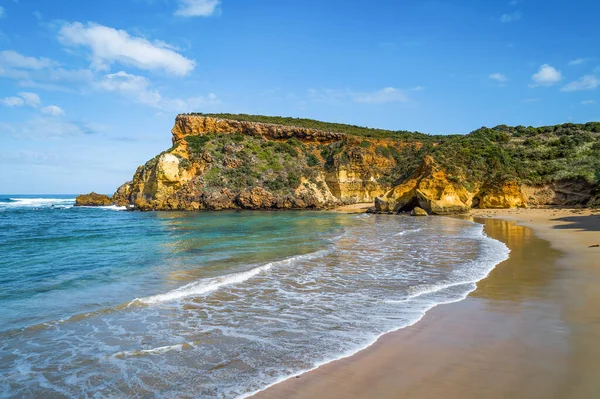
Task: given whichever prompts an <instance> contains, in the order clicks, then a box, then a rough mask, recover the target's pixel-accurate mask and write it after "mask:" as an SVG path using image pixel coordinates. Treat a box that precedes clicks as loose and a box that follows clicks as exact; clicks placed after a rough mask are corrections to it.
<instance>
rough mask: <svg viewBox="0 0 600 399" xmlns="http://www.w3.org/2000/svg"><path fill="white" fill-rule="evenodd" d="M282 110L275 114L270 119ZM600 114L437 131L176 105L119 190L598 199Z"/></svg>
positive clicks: (212, 200)
mask: <svg viewBox="0 0 600 399" xmlns="http://www.w3.org/2000/svg"><path fill="white" fill-rule="evenodd" d="M270 121H275V122H277V123H270ZM599 133H600V124H595V123H590V124H586V125H573V124H565V125H558V126H555V127H542V128H524V127H516V128H509V127H506V126H498V127H496V128H494V129H487V128H482V129H478V130H477V131H474V132H472V133H470V134H469V135H464V136H458V135H457V136H429V135H424V134H421V133H416V132H415V133H411V132H403V131H397V132H395V131H384V130H380V129H368V128H361V127H357V126H349V125H339V124H329V123H324V122H318V121H312V120H306V119H293V118H281V117H261V116H252V115H229V114H227V115H226V117H220V116H219V115H201V114H200V115H178V116H177V118H176V120H175V126H174V127H173V129H172V142H173V146H172V147H171V148H170V149H169V150H167V151H165V152H163V153H161V154H159V155H158V156H156V157H155V158H153V159H151V160H150V161H148V162H147V163H146V164H145V165H143V166H140V167H139V168H138V169H137V171H136V172H135V175H134V177H133V179H132V181H130V182H127V183H125V184H124V185H122V186H121V187H119V189H118V190H117V192H116V193H115V194H114V196H113V198H112V201H113V202H114V203H116V204H118V205H134V207H135V209H139V210H199V209H211V210H221V209H327V208H331V207H334V206H337V205H342V204H350V203H356V202H374V204H375V206H374V208H373V211H375V212H382V213H397V212H405V211H406V212H409V211H411V210H412V209H414V208H415V207H420V208H422V209H424V210H425V211H426V212H427V213H429V214H450V213H464V212H468V211H469V210H470V209H471V208H472V207H479V208H512V207H526V206H540V205H563V206H597V205H598V204H600V188H599V187H600V186H598V181H597V180H598V178H599V177H598V176H600V164H599V163H598V162H599V161H598V159H600V157H599V155H600V135H599Z"/></svg>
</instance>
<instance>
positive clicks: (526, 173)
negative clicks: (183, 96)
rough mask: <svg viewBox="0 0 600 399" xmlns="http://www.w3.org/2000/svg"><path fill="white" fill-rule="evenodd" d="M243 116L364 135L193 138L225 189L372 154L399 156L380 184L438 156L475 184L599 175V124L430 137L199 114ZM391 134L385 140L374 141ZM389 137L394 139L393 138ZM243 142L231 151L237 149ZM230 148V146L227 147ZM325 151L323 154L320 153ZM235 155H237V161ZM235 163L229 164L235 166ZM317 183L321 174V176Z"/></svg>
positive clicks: (294, 178)
mask: <svg viewBox="0 0 600 399" xmlns="http://www.w3.org/2000/svg"><path fill="white" fill-rule="evenodd" d="M193 115H203V116H209V117H216V118H222V119H233V120H239V121H250V122H262V123H273V124H280V125H286V126H297V127H303V128H312V129H319V130H323V131H329V132H338V133H345V134H347V135H349V136H361V137H362V138H363V139H362V140H360V141H358V142H357V141H356V140H355V139H351V138H348V139H343V140H340V141H337V142H333V143H330V144H310V143H303V142H301V141H299V140H298V139H295V138H293V139H289V140H287V141H273V140H266V139H264V138H260V137H254V136H247V135H242V134H234V135H217V134H207V135H204V136H189V137H186V140H187V142H188V145H189V148H190V150H191V152H192V153H193V154H194V156H195V157H197V156H200V155H201V154H203V153H209V154H210V155H211V157H212V158H213V159H215V160H216V162H215V163H214V165H220V164H223V165H225V166H213V169H211V170H210V171H209V173H207V174H205V175H204V177H203V179H204V181H205V184H208V185H214V186H220V187H250V186H252V185H256V184H258V185H262V186H264V187H265V188H268V189H270V190H272V191H276V192H279V191H286V190H287V191H289V190H292V189H294V188H296V187H298V185H299V184H300V177H301V176H302V177H306V178H307V179H309V180H310V179H312V180H310V181H311V182H312V181H313V180H315V179H314V177H315V176H316V173H318V170H319V169H320V168H321V167H323V168H324V169H325V170H333V169H335V168H338V167H340V166H344V165H348V164H350V163H352V162H355V161H354V160H356V159H361V157H362V156H364V155H365V154H371V155H370V156H373V155H374V156H378V157H382V158H386V159H388V160H391V161H393V162H392V163H391V164H390V163H388V164H389V165H392V166H391V167H386V169H385V170H383V169H382V170H379V169H377V167H376V166H370V165H369V166H368V167H369V168H370V169H371V170H372V171H375V172H378V173H377V174H378V175H379V176H381V177H380V178H379V182H380V183H383V184H386V185H389V186H391V185H393V184H397V183H399V182H401V181H403V180H404V179H406V178H407V177H408V176H410V175H411V174H412V173H414V171H415V170H416V169H417V168H418V167H419V166H420V165H421V164H422V162H423V158H424V157H425V156H427V155H431V156H432V157H433V158H434V160H435V161H436V162H437V164H439V165H440V166H441V167H442V168H443V169H445V170H446V171H447V172H448V175H449V178H450V179H452V180H454V181H456V182H459V183H461V184H463V185H464V186H465V187H467V188H468V187H473V185H474V184H475V183H481V182H486V183H491V184H494V183H500V182H505V181H509V180H516V181H518V182H522V183H529V184H540V183H549V182H552V181H557V180H561V179H585V181H587V182H588V183H590V184H598V182H599V181H600V122H590V123H586V124H573V123H565V124H562V125H556V126H542V127H537V128H536V127H531V126H530V127H525V126H516V127H509V126H506V125H500V126H496V127H494V128H486V127H482V128H480V129H477V130H475V131H473V132H471V133H469V134H467V135H437V136H433V135H426V134H423V133H418V132H406V131H391V130H383V129H371V128H365V127H359V126H351V125H344V124H337V123H326V122H319V121H315V120H311V119H299V118H284V117H270V116H260V115H244V114H193ZM374 139H376V140H381V139H386V140H387V141H386V142H383V143H382V142H381V141H378V142H374V141H375V140H374ZM386 143H387V144H386ZM236 146H237V147H240V148H238V149H236V150H235V151H233V152H231V151H230V150H231V147H235V148H237V147H236ZM228 148H229V149H228ZM317 154H318V155H317ZM232 160H233V161H232ZM228 162H229V163H230V164H235V165H237V166H236V167H233V168H231V167H227V166H226V165H227V164H228ZM315 182H316V180H315Z"/></svg>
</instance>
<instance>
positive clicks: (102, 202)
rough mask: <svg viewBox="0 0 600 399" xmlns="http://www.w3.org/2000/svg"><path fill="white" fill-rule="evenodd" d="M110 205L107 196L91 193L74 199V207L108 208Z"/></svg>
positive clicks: (109, 199) (110, 201) (110, 202)
mask: <svg viewBox="0 0 600 399" xmlns="http://www.w3.org/2000/svg"><path fill="white" fill-rule="evenodd" d="M108 205H112V200H111V198H110V197H109V196H108V195H104V194H97V193H95V192H93V191H92V192H91V193H89V194H82V195H78V196H77V198H75V206H108Z"/></svg>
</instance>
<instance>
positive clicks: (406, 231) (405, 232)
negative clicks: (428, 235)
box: [394, 229, 423, 236]
mask: <svg viewBox="0 0 600 399" xmlns="http://www.w3.org/2000/svg"><path fill="white" fill-rule="evenodd" d="M421 230H423V229H414V230H404V231H401V232H400V233H398V234H394V235H395V236H403V235H405V234H410V233H418V232H419V231H421Z"/></svg>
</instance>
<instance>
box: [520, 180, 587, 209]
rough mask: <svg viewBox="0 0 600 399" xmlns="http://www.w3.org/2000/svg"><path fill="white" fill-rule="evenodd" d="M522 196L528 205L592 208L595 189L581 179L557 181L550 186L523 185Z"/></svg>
mask: <svg viewBox="0 0 600 399" xmlns="http://www.w3.org/2000/svg"><path fill="white" fill-rule="evenodd" d="M522 189H523V195H524V197H525V200H526V201H527V203H529V204H530V205H538V206H539V205H554V206H577V205H588V206H594V203H595V201H597V200H596V199H595V198H594V197H595V190H597V188H595V187H594V186H593V185H592V184H590V183H588V182H586V181H585V180H583V179H575V180H559V181H556V182H553V183H550V184H540V185H535V186H531V185H523V186H522Z"/></svg>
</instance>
